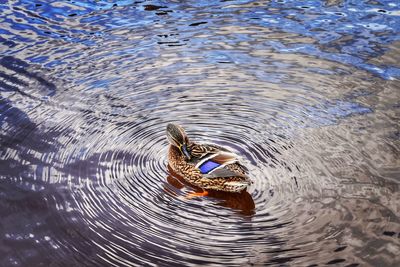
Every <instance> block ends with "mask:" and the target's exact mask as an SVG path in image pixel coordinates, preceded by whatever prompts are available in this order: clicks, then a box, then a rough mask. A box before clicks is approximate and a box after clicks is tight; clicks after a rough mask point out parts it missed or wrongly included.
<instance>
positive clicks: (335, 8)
mask: <svg viewBox="0 0 400 267" xmlns="http://www.w3.org/2000/svg"><path fill="white" fill-rule="evenodd" d="M199 8H201V9H202V10H203V11H204V12H208V13H215V16H214V17H207V18H204V17H202V20H199V19H198V14H197V13H198V12H199ZM10 9H11V10H10ZM238 11H240V12H238ZM0 12H1V14H3V15H2V19H3V22H2V23H3V24H4V25H8V27H3V28H4V29H2V30H1V35H2V38H0V42H1V43H2V44H4V45H6V46H7V47H9V48H10V49H9V50H8V51H5V52H4V53H5V54H8V55H12V54H13V53H16V52H17V51H18V52H20V51H21V50H20V49H19V50H13V49H11V48H13V47H14V43H16V42H17V43H25V44H28V43H37V42H40V39H41V38H34V37H32V38H29V37H27V34H25V33H27V32H28V33H29V32H34V33H35V34H36V35H37V36H42V37H44V38H45V40H51V39H63V40H65V41H67V42H76V43H80V44H84V45H86V46H93V45H96V44H97V43H98V42H99V41H101V39H99V40H96V39H95V38H92V36H94V35H104V36H103V38H107V39H111V40H112V39H113V38H115V36H113V34H110V33H108V34H105V33H106V32H107V31H108V30H111V29H118V28H120V27H123V28H127V29H129V28H131V29H135V28H140V26H144V25H149V24H150V25H156V24H163V23H165V22H167V21H168V22H170V21H173V22H174V23H175V26H176V28H177V30H178V31H179V32H187V34H186V35H187V36H186V37H187V39H188V40H189V41H188V42H186V43H185V42H184V43H182V42H179V43H178V44H170V45H171V46H172V45H185V44H186V45H189V46H190V45H191V44H195V42H196V40H195V39H196V38H193V39H191V38H190V37H193V32H191V31H193V30H192V28H197V27H204V29H207V28H209V27H218V26H219V25H220V24H221V23H225V24H227V25H232V26H233V25H234V26H243V27H250V26H259V27H264V28H268V29H270V30H272V31H283V32H286V33H295V34H300V35H301V36H304V37H307V38H311V39H312V40H314V41H312V42H311V43H310V42H305V43H287V42H285V41H284V40H279V39H271V40H270V41H268V42H266V43H264V44H263V46H264V47H266V48H268V47H270V48H271V49H274V50H277V51H279V52H281V53H285V52H286V53H301V54H307V55H312V56H316V57H319V58H323V59H327V60H331V61H336V62H342V63H345V64H349V65H352V66H356V67H358V68H361V69H364V70H368V71H370V72H372V73H375V74H376V75H379V76H381V77H382V78H385V79H392V78H394V77H399V76H400V70H399V68H398V66H390V65H387V64H385V63H382V64H377V63H375V64H373V63H370V62H369V60H370V59H371V58H376V57H379V56H381V55H383V54H384V53H385V52H386V51H387V50H388V49H390V48H389V45H390V44H391V43H393V42H395V41H398V40H399V39H400V34H399V31H400V7H399V4H398V3H397V2H396V1H368V2H367V1H271V2H270V3H267V4H264V3H257V2H254V1H223V2H220V1H191V2H187V3H169V2H168V1H152V2H141V1H68V2H64V1H29V0H20V1H18V2H17V3H15V4H13V5H12V6H11V5H9V4H7V3H2V4H0ZM121 14H122V15H121ZM226 15H230V16H232V17H233V18H234V19H231V20H230V21H229V22H228V21H224V18H222V16H226ZM221 21H222V22H221ZM76 23H79V26H78V27H75V26H73V25H76ZM200 23H206V24H200ZM190 25H196V27H190ZM189 28H190V29H189ZM194 31H196V30H194ZM197 31H199V29H197ZM28 35H31V34H28ZM234 37H235V39H236V40H238V39H239V40H241V41H251V36H249V35H246V34H244V35H241V34H235V36H234ZM249 38H250V40H249ZM19 47H21V49H22V50H23V49H25V48H27V47H28V46H27V45H25V46H22V45H20V46H19ZM225 57H226V56H225ZM30 60H31V62H33V63H45V62H44V61H46V59H44V58H42V57H40V55H38V56H37V57H31V58H30ZM216 60H217V61H218V60H219V59H218V58H217V59H216ZM222 61H226V59H223V60H222ZM63 63H65V62H63V60H57V61H56V62H47V66H54V65H56V64H63Z"/></svg>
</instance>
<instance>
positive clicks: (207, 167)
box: [199, 160, 221, 174]
mask: <svg viewBox="0 0 400 267" xmlns="http://www.w3.org/2000/svg"><path fill="white" fill-rule="evenodd" d="M218 166H221V164H218V163H216V162H214V161H211V160H207V161H206V162H203V164H201V165H200V167H199V169H200V172H201V173H203V174H205V173H209V172H210V171H212V170H214V169H215V168H217V167H218Z"/></svg>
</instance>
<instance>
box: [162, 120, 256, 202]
mask: <svg viewBox="0 0 400 267" xmlns="http://www.w3.org/2000/svg"><path fill="white" fill-rule="evenodd" d="M167 137H168V140H169V142H170V147H169V151H168V161H169V165H170V167H171V168H172V170H173V171H174V172H176V173H177V174H178V175H180V176H182V177H183V178H184V180H185V181H187V182H189V183H190V184H192V185H194V186H196V187H200V188H202V189H203V192H202V193H194V195H195V196H206V195H207V194H208V192H207V191H206V190H217V191H225V192H241V191H243V190H245V189H246V187H247V186H248V185H249V184H251V180H250V178H249V177H248V176H247V175H246V169H245V168H244V166H243V165H241V164H240V163H239V160H238V156H237V155H236V154H235V153H233V152H231V151H229V150H228V149H226V148H224V147H221V146H217V145H214V144H197V143H194V142H191V141H190V140H189V138H188V136H187V134H186V133H185V130H184V129H183V128H182V127H181V126H179V125H177V124H173V123H169V124H168V125H167ZM192 196H193V195H192Z"/></svg>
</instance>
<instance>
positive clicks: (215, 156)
mask: <svg viewBox="0 0 400 267" xmlns="http://www.w3.org/2000/svg"><path fill="white" fill-rule="evenodd" d="M191 154H192V156H193V157H194V159H193V162H192V163H193V164H194V165H195V167H196V168H197V169H199V170H200V172H201V173H202V174H203V176H204V177H206V178H225V177H233V176H236V177H243V178H248V177H247V175H246V174H245V173H246V169H245V168H244V166H242V165H241V164H240V163H239V159H238V155H236V154H235V153H233V152H231V151H229V150H228V149H226V148H223V147H219V146H217V145H197V146H194V147H193V148H192V150H191Z"/></svg>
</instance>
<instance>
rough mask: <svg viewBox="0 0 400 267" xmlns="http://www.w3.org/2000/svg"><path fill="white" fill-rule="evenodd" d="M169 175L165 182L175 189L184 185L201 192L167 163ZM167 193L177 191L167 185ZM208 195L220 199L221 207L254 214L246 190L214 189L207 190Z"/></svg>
mask: <svg viewBox="0 0 400 267" xmlns="http://www.w3.org/2000/svg"><path fill="white" fill-rule="evenodd" d="M168 172H169V175H168V176H167V182H168V184H169V185H171V186H172V187H173V188H175V189H177V190H181V189H182V188H184V187H185V186H188V187H190V188H193V190H194V191H196V192H202V191H203V189H201V188H199V187H196V186H193V185H192V184H190V183H188V182H187V181H186V180H185V179H184V178H183V177H182V176H180V175H179V174H177V173H176V172H174V170H173V169H172V168H171V167H170V166H169V165H168ZM164 189H165V191H167V192H168V193H169V194H172V195H175V196H178V193H176V192H175V190H172V189H170V188H168V187H165V188H164ZM207 192H208V195H207V196H209V197H212V198H214V199H218V200H220V202H218V203H217V204H218V205H220V206H223V207H227V208H231V209H234V210H237V211H239V212H240V213H241V214H243V215H247V216H249V215H254V214H255V204H254V200H253V197H252V196H251V195H250V194H249V193H248V192H247V191H246V190H243V191H242V192H239V193H237V192H223V191H216V190H208V191H207Z"/></svg>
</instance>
